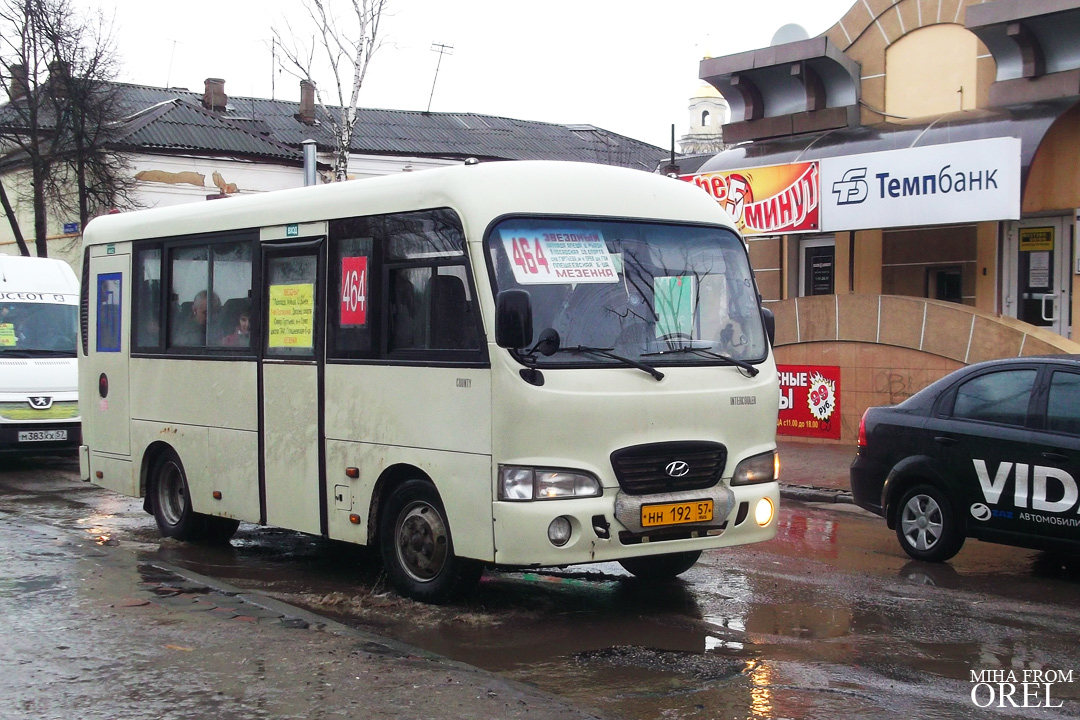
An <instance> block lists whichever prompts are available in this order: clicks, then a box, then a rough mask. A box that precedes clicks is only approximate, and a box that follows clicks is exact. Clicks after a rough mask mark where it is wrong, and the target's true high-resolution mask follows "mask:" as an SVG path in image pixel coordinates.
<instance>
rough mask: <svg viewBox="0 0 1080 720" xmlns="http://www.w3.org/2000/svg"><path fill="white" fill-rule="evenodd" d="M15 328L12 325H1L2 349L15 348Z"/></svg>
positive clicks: (0, 339)
mask: <svg viewBox="0 0 1080 720" xmlns="http://www.w3.org/2000/svg"><path fill="white" fill-rule="evenodd" d="M15 343H16V339H15V326H14V325H12V324H11V323H0V347H15Z"/></svg>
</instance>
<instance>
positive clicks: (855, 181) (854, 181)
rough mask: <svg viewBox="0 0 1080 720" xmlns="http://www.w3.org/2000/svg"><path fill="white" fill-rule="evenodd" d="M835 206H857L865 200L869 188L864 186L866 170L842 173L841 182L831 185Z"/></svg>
mask: <svg viewBox="0 0 1080 720" xmlns="http://www.w3.org/2000/svg"><path fill="white" fill-rule="evenodd" d="M832 191H833V195H835V196H836V204H837V205H858V204H859V203H861V202H862V201H863V200H865V199H866V194H867V192H868V191H869V187H868V186H867V184H866V168H864V167H861V168H851V169H850V170H848V171H847V172H845V173H844V178H843V179H842V180H837V181H836V182H834V183H833V184H832Z"/></svg>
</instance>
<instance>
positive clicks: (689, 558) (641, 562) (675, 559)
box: [619, 550, 701, 580]
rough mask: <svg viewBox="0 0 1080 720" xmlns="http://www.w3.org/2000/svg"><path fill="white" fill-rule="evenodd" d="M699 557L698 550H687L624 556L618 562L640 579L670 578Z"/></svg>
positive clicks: (687, 568) (689, 566)
mask: <svg viewBox="0 0 1080 720" xmlns="http://www.w3.org/2000/svg"><path fill="white" fill-rule="evenodd" d="M700 557H701V551H700V550H687V551H685V552H677V553H669V554H667V555H646V556H645V557H635V558H626V559H625V560H620V561H619V564H620V565H622V566H623V569H624V570H626V572H628V573H630V574H631V575H633V576H634V577H639V578H641V579H642V580H671V579H673V578H674V577H675V576H676V575H681V574H683V573H684V572H686V571H687V570H689V569H690V568H692V567H694V563H696V562H697V561H698V558H700Z"/></svg>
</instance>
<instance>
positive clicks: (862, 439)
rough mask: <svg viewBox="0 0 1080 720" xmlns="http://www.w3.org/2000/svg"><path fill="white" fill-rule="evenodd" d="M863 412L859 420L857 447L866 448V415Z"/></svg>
mask: <svg viewBox="0 0 1080 720" xmlns="http://www.w3.org/2000/svg"><path fill="white" fill-rule="evenodd" d="M867 412H869V411H864V412H863V414H862V418H861V419H860V420H859V447H866V413H867Z"/></svg>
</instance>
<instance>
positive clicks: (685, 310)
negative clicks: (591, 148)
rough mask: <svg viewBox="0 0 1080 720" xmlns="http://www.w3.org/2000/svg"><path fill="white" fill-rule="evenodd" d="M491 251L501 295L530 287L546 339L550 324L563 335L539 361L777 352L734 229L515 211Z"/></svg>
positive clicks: (669, 359)
mask: <svg viewBox="0 0 1080 720" xmlns="http://www.w3.org/2000/svg"><path fill="white" fill-rule="evenodd" d="M488 253H489V256H490V259H491V266H492V268H493V271H494V276H495V277H494V281H495V286H496V287H495V292H496V293H498V292H499V291H502V290H507V289H522V290H525V291H526V292H528V294H529V297H530V302H531V306H532V316H533V329H534V341H535V339H536V338H538V337H540V336H541V335H543V334H544V332H545V331H547V330H549V329H551V330H554V331H556V332H557V333H558V350H557V351H556V352H553V353H551V354H550V355H547V354H546V353H543V352H541V353H531V354H530V361H532V362H536V363H537V364H540V365H560V366H566V365H575V366H576V365H591V364H612V363H615V364H617V363H618V362H619V359H618V358H615V357H612V356H613V355H617V356H620V357H621V358H623V359H624V360H625V359H630V360H632V361H635V362H644V363H648V364H649V365H681V364H688V365H708V364H724V363H725V362H726V361H727V362H729V361H728V359H729V358H732V359H735V360H740V361H743V362H744V363H754V362H759V361H761V360H764V359H765V357H766V354H767V348H768V344H767V342H766V337H765V329H764V324H763V321H762V317H761V312H760V310H759V306H758V298H757V290H756V288H755V286H754V282H753V279H752V276H751V271H750V265H749V262H748V260H747V256H746V251H745V249H744V248H743V244H742V241H741V240H740V239H739V237H738V236H737V235H736V234H735V233H733V232H731V231H730V230H727V229H725V228H722V227H714V226H693V225H674V224H664V223H645V222H625V221H599V220H582V219H578V218H554V217H545V218H510V219H506V220H503V221H501V222H500V223H498V224H497V225H496V226H495V227H494V229H493V230H492V232H491V235H490V236H489V239H488ZM549 336H550V333H549ZM548 349H549V350H550V348H548ZM588 349H592V350H603V351H606V353H607V354H601V353H597V352H589V351H588ZM528 350H529V349H528V348H523V349H519V350H518V351H517V352H518V353H519V356H524V355H525V354H529V353H528V352H527V351H528Z"/></svg>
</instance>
